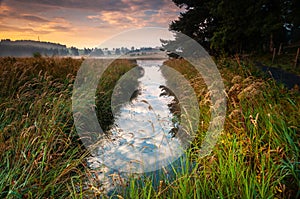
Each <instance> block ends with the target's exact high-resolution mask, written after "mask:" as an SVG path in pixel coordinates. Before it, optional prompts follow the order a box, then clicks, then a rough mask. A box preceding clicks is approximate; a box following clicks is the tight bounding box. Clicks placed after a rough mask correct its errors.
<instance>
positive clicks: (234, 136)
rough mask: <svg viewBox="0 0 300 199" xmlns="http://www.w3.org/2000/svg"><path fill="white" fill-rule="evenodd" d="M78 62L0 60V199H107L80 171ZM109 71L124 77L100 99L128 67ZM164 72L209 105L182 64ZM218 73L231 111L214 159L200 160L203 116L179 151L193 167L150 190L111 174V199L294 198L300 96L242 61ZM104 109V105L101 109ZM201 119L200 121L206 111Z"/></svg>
mask: <svg viewBox="0 0 300 199" xmlns="http://www.w3.org/2000/svg"><path fill="white" fill-rule="evenodd" d="M81 63H82V60H81V59H79V60H74V59H69V58H67V59H51V58H47V59H43V58H42V59H34V58H28V59H15V58H1V59H0V78H1V81H0V160H1V161H0V177H1V178H0V198H44V197H50V198H51V197H52V198H84V197H87V196H89V197H90V198H97V197H100V196H101V195H104V193H105V191H104V190H103V185H102V184H101V182H99V181H97V180H96V179H97V176H96V175H98V174H97V173H96V172H94V171H93V170H91V169H89V168H88V166H87V163H86V157H88V156H89V154H88V152H87V151H86V150H85V148H84V147H83V146H82V144H81V142H80V141H79V138H78V136H77V135H76V132H75V128H74V121H73V117H72V110H71V95H72V88H73V83H74V79H75V76H76V72H77V70H78V69H79V67H80V65H81ZM118 63H119V64H118ZM115 64H117V65H119V66H120V67H121V69H120V70H115V71H114V72H111V73H109V74H110V75H107V76H108V77H109V78H108V82H107V83H105V84H102V85H109V86H108V87H107V88H104V90H102V91H101V92H100V93H106V94H107V95H106V98H105V99H104V101H106V100H107V99H109V96H110V95H111V88H112V87H113V85H114V84H113V82H114V81H116V80H118V79H119V77H120V76H122V75H123V74H124V73H126V71H128V70H130V69H131V68H132V67H134V64H132V62H128V61H126V60H125V61H121V62H116V63H115ZM166 64H167V65H168V66H170V67H172V68H174V69H176V70H177V71H179V72H180V73H181V74H184V76H185V77H186V79H187V80H189V81H190V82H191V86H192V87H193V88H194V89H195V91H196V93H197V97H198V101H199V103H200V104H202V105H204V107H209V103H210V102H209V95H207V89H206V87H205V85H204V84H203V82H202V81H201V80H200V79H201V77H199V75H196V74H195V70H194V69H193V68H192V67H190V66H189V65H188V64H187V63H186V62H185V61H184V60H168V61H167V62H166ZM218 67H219V70H220V73H221V75H222V78H223V81H224V84H225V89H226V94H227V97H228V98H227V101H228V102H227V110H228V111H227V116H226V121H225V126H224V127H225V128H224V131H223V132H222V133H221V136H220V138H219V140H218V143H217V145H216V146H215V148H214V150H213V152H212V153H211V154H210V155H209V156H207V157H205V158H199V156H198V152H199V146H200V144H201V143H200V142H201V140H202V139H203V135H204V134H203V133H205V131H204V130H203V129H205V126H206V125H207V123H206V119H209V118H205V117H203V118H200V119H201V121H200V126H199V129H198V134H197V138H196V139H195V141H194V143H193V144H192V147H191V148H190V150H188V151H187V153H186V157H187V160H190V161H185V167H182V169H179V170H178V168H177V170H174V173H175V174H174V177H172V180H170V179H169V178H164V176H163V175H166V176H167V175H168V174H166V173H165V174H162V178H160V179H161V180H160V181H159V182H158V185H157V186H154V185H153V180H154V179H153V176H149V175H145V176H144V177H142V178H141V177H140V176H137V177H136V176H133V177H132V178H130V179H129V181H127V182H126V183H125V182H124V181H122V179H121V178H120V176H118V175H114V176H111V178H113V179H114V180H115V182H116V183H117V182H119V184H120V185H121V186H120V189H119V191H118V194H119V195H118V196H116V197H119V198H218V197H220V198H273V197H277V198H297V197H299V196H300V192H299V190H298V187H299V185H300V181H299V154H300V151H299V132H300V129H299V124H300V121H299V119H300V112H299V107H300V96H299V92H298V91H296V90H294V89H292V90H289V89H287V88H285V87H282V86H280V85H277V84H276V82H275V81H274V80H272V79H271V78H268V77H266V78H265V77H263V76H261V75H260V74H261V73H260V72H259V71H258V70H257V69H256V68H255V66H254V65H251V64H249V63H247V62H242V61H237V60H234V59H220V60H218ZM124 68H125V69H124ZM118 71H119V72H120V73H118ZM104 82H105V81H104ZM102 83H103V82H102ZM109 105H110V103H107V104H106V105H104V107H106V108H107V110H108V111H109V108H108V106H109ZM201 111H202V113H203V114H202V116H203V115H204V116H205V113H206V115H207V114H209V111H210V110H209V109H208V108H204V109H202V110H201ZM101 115H103V114H101ZM201 125H202V126H201ZM191 162H193V163H191ZM88 179H89V180H90V181H88ZM93 179H94V180H93ZM168 179H169V180H168ZM112 194H113V193H112Z"/></svg>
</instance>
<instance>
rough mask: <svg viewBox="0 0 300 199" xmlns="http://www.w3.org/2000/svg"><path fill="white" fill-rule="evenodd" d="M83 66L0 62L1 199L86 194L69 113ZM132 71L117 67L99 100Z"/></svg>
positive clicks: (80, 151)
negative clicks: (78, 76)
mask: <svg viewBox="0 0 300 199" xmlns="http://www.w3.org/2000/svg"><path fill="white" fill-rule="evenodd" d="M82 61H83V60H74V59H71V58H66V59H50V58H45V59H44V58H43V59H34V58H24V59H15V58H1V59H0V79H1V81H0V198H66V197H79V198H80V197H81V196H82V195H83V193H84V192H89V191H90V187H88V186H83V184H84V181H85V180H84V179H85V178H86V177H85V176H86V174H87V172H88V171H87V170H86V165H85V160H84V158H85V157H86V155H88V154H87V152H86V150H85V149H84V147H83V146H82V144H81V143H80V141H79V138H78V136H77V135H76V132H75V128H74V125H73V119H72V110H71V96H72V89H73V83H74V79H75V76H76V72H77V70H78V69H79V67H80V65H81V63H82ZM133 66H134V63H133V62H129V61H127V60H118V61H115V62H114V63H113V64H112V65H111V67H110V70H108V71H106V72H105V74H104V76H106V77H107V79H105V78H102V79H101V81H102V82H105V83H106V84H105V85H108V87H106V88H105V90H106V91H107V94H103V95H101V97H103V98H104V99H107V98H109V95H110V94H111V91H110V90H111V89H112V88H113V87H110V86H111V85H114V84H111V82H114V81H116V80H117V79H118V78H119V77H120V76H121V75H122V74H124V73H125V72H126V70H129V69H130V68H132V67H133ZM112 77H113V78H112ZM101 89H102V87H100V88H99V89H98V90H99V92H100V91H101ZM100 100H101V99H100ZM100 108H101V107H100V106H99V109H100ZM109 111H110V110H108V109H105V111H104V112H103V113H104V114H106V115H109ZM80 185H82V186H80Z"/></svg>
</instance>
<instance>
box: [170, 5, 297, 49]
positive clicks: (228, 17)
mask: <svg viewBox="0 0 300 199" xmlns="http://www.w3.org/2000/svg"><path fill="white" fill-rule="evenodd" d="M173 2H174V3H175V4H176V5H177V6H179V7H183V8H185V9H186V11H185V12H182V13H181V14H180V17H179V19H178V20H175V21H173V22H172V23H171V25H170V29H172V30H175V31H179V32H182V33H183V34H186V35H188V36H190V37H191V38H193V39H195V40H196V41H198V42H199V43H200V44H201V45H203V46H204V47H205V48H206V49H207V50H210V51H217V52H227V53H229V54H234V53H242V52H252V51H263V50H265V51H266V50H269V48H273V47H277V48H278V47H279V45H280V43H287V42H288V39H287V36H286V35H287V32H288V30H287V29H285V28H284V25H291V24H292V25H293V26H294V29H299V28H298V27H299V25H300V23H299V14H298V11H299V6H300V5H299V2H298V1H296V0H275V1H271V0H259V1H253V0H246V1H239V0H233V1H232V0H215V1H190V0H173ZM294 38H295V37H294Z"/></svg>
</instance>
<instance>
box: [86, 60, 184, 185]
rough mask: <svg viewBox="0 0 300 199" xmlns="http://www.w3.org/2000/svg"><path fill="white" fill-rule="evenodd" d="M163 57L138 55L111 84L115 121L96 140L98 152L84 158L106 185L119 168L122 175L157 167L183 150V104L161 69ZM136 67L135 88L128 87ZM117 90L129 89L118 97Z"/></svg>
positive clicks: (170, 160)
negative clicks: (125, 70)
mask: <svg viewBox="0 0 300 199" xmlns="http://www.w3.org/2000/svg"><path fill="white" fill-rule="evenodd" d="M163 62H164V60H138V61H137V65H138V67H136V68H135V69H133V70H132V71H129V72H128V73H127V74H125V75H124V76H123V77H122V78H121V79H120V80H119V81H118V83H117V84H116V86H115V90H114V93H113V96H112V100H111V101H112V109H113V112H114V117H115V118H114V124H113V125H112V126H111V128H110V130H109V131H108V132H107V134H108V136H107V139H102V140H101V141H100V142H98V144H97V146H96V151H97V153H96V154H97V155H93V156H92V157H90V158H89V159H88V163H89V166H90V168H91V169H94V170H97V171H98V175H97V176H98V178H99V180H100V181H101V182H102V183H103V184H104V187H106V188H107V189H112V187H113V185H112V183H113V180H112V179H111V176H112V175H113V174H116V173H118V175H119V174H120V173H123V174H121V176H122V177H125V176H126V175H128V173H140V174H141V173H146V172H148V173H151V172H155V171H157V170H160V169H161V168H166V167H167V166H168V165H170V164H171V163H173V162H174V161H176V160H178V158H180V156H181V155H182V154H183V153H184V149H185V147H184V146H185V143H184V142H185V141H186V140H185V139H183V137H186V135H184V133H183V131H182V129H181V124H180V114H181V109H180V106H179V104H178V102H179V101H178V98H177V97H176V95H175V94H174V92H173V91H172V90H171V89H169V88H168V86H167V84H168V83H167V82H166V81H167V80H166V78H165V76H164V75H163V73H162V71H161V67H162V65H163ZM137 73H138V74H139V78H138V79H137V81H136V83H137V84H136V85H135V88H136V89H135V90H131V89H132V88H133V87H132V85H130V82H132V81H134V80H133V77H134V76H135V75H134V74H137ZM120 90H121V91H120ZM120 93H122V94H123V95H124V93H129V95H128V94H127V96H125V97H124V96H123V97H121V96H120ZM125 173H126V174H125ZM125 178H126V177H125Z"/></svg>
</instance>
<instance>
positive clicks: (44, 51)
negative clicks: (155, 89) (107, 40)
mask: <svg viewBox="0 0 300 199" xmlns="http://www.w3.org/2000/svg"><path fill="white" fill-rule="evenodd" d="M156 51H158V49H157V48H151V47H143V48H140V49H135V48H134V47H131V48H130V49H128V48H126V47H121V48H113V49H112V50H109V49H108V48H102V49H101V48H84V49H78V48H76V47H70V48H67V46H66V45H62V44H56V43H51V42H40V41H32V40H17V41H11V40H9V39H3V40H1V41H0V57H6V56H14V57H32V56H49V57H52V56H93V57H99V56H100V57H101V56H111V55H124V54H134V53H137V54H138V53H140V54H146V53H149V52H156Z"/></svg>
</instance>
